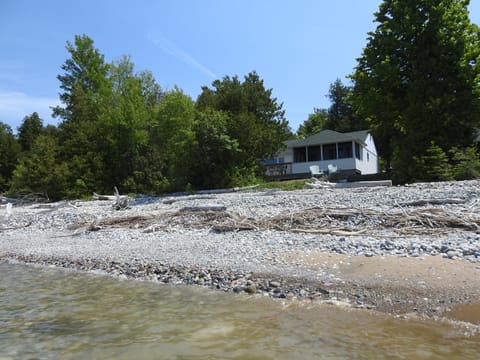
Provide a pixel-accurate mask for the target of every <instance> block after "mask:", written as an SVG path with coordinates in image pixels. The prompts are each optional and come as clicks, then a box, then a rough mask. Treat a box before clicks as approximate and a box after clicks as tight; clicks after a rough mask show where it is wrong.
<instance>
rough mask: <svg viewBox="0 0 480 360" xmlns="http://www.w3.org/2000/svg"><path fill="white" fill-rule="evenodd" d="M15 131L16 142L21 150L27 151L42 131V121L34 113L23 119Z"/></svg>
mask: <svg viewBox="0 0 480 360" xmlns="http://www.w3.org/2000/svg"><path fill="white" fill-rule="evenodd" d="M17 130H18V131H17V134H18V142H19V143H20V145H21V146H22V150H23V151H29V150H30V149H31V147H32V146H33V143H34V142H35V139H36V138H37V137H38V136H39V135H40V134H41V133H42V131H43V121H42V119H40V116H38V113H36V112H34V113H32V115H29V116H25V117H24V118H23V121H22V124H21V125H20V126H19V127H18V129H17Z"/></svg>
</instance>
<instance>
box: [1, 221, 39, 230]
mask: <svg viewBox="0 0 480 360" xmlns="http://www.w3.org/2000/svg"><path fill="white" fill-rule="evenodd" d="M30 225H32V222H29V223H26V224H24V225H18V226H11V227H0V231H8V230H18V229H24V228H26V227H29V226H30Z"/></svg>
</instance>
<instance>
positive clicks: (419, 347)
mask: <svg viewBox="0 0 480 360" xmlns="http://www.w3.org/2000/svg"><path fill="white" fill-rule="evenodd" d="M0 274H1V276H0V359H135V360H140V359H478V358H479V354H480V335H479V334H478V332H477V333H475V328H474V327H468V326H466V325H463V324H462V323H451V322H446V321H442V322H439V321H437V322H435V321H430V320H401V319H395V318H393V317H391V316H387V315H382V314H376V313H373V312H368V311H361V310H354V309H345V308H341V307H337V306H332V305H322V304H298V303H294V304H290V305H287V304H285V303H281V302H278V301H273V300H271V299H268V298H259V297H250V296H243V295H233V294H225V293H221V292H218V291H210V290H206V289H203V288H196V287H178V286H171V285H160V284H157V283H153V282H141V281H132V280H122V279H117V278H113V277H110V276H105V275H98V274H97V275H95V274H86V273H79V272H74V271H69V270H63V269H57V268H45V267H39V266H25V265H20V264H10V263H0Z"/></svg>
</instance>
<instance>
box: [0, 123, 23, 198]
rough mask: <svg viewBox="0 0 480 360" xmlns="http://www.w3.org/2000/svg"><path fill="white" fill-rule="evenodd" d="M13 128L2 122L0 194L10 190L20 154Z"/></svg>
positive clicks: (0, 136)
mask: <svg viewBox="0 0 480 360" xmlns="http://www.w3.org/2000/svg"><path fill="white" fill-rule="evenodd" d="M20 150H21V148H20V145H19V143H18V142H17V141H16V139H15V136H14V135H13V131H12V128H11V127H10V126H9V125H7V124H4V123H3V122H1V121H0V192H3V191H6V190H8V188H9V186H10V180H11V178H12V174H13V170H14V169H15V165H16V163H17V157H18V156H19V153H20Z"/></svg>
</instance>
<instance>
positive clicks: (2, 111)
mask: <svg viewBox="0 0 480 360" xmlns="http://www.w3.org/2000/svg"><path fill="white" fill-rule="evenodd" d="M59 104H60V101H59V100H58V98H47V97H41V96H32V95H28V94H25V93H23V92H16V91H0V121H2V122H5V123H7V124H9V125H10V126H12V127H13V128H15V127H17V126H18V125H20V123H21V122H22V120H23V118H24V117H25V116H28V115H31V114H32V113H33V112H37V113H38V114H39V115H40V118H42V119H43V120H44V121H45V123H47V124H52V123H55V122H54V120H53V119H52V118H51V115H52V110H51V109H50V108H51V107H52V106H57V105H59Z"/></svg>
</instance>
